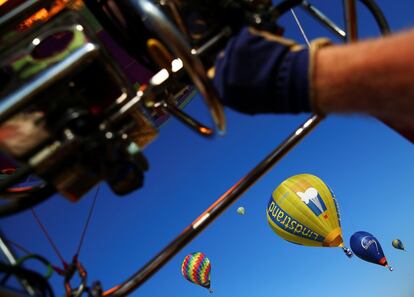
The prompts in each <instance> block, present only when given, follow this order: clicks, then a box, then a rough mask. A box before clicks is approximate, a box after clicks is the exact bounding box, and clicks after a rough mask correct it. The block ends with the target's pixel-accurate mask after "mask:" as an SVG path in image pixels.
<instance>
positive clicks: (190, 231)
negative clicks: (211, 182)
mask: <svg viewBox="0 0 414 297" xmlns="http://www.w3.org/2000/svg"><path fill="white" fill-rule="evenodd" d="M321 120H322V116H319V115H312V116H311V117H310V118H309V119H308V120H307V121H306V122H305V123H303V124H302V125H301V126H300V127H299V128H297V129H296V130H295V132H293V133H292V134H291V135H290V136H289V137H288V138H287V139H286V140H285V141H283V142H282V143H281V144H280V145H279V146H278V147H277V148H276V149H274V150H273V151H272V152H271V153H270V154H269V155H268V156H267V157H266V158H265V159H263V160H262V161H261V162H260V163H259V164H258V165H257V166H256V167H255V168H253V169H252V170H251V171H250V172H249V173H248V174H247V175H245V176H244V177H243V178H242V179H240V180H239V181H238V182H237V183H236V184H234V185H233V186H232V187H231V188H230V189H229V190H228V191H227V192H225V193H224V194H223V195H222V196H221V197H220V198H219V199H217V200H216V201H215V202H214V203H213V204H212V205H211V206H210V207H209V208H208V209H207V210H206V211H204V212H203V213H202V214H201V215H200V216H199V217H198V218H197V219H196V220H195V221H194V222H193V223H191V224H190V225H189V226H188V227H187V228H185V229H184V230H183V231H182V232H181V234H180V235H179V236H178V237H177V238H176V239H174V240H173V241H172V242H171V243H170V244H168V245H167V246H166V247H165V248H164V249H163V250H162V251H161V252H160V253H158V254H157V255H156V256H155V257H154V258H153V259H152V260H150V261H149V262H148V263H147V264H146V265H145V266H144V267H143V268H141V269H140V270H139V271H138V272H136V273H135V274H134V275H132V276H131V277H130V278H129V279H128V280H127V281H125V282H124V283H122V284H120V285H118V286H116V287H114V288H112V289H110V290H107V291H105V292H104V293H103V296H106V297H120V296H126V295H128V294H129V293H131V292H132V291H133V290H135V289H137V288H138V287H139V286H141V285H142V284H143V283H144V282H145V281H146V280H148V279H149V278H150V277H151V276H152V275H153V274H155V273H156V272H157V271H158V270H159V269H160V268H161V267H163V266H164V265H165V264H166V263H167V262H168V261H169V260H170V259H171V258H172V257H173V256H175V255H176V254H177V253H178V252H179V251H180V250H181V249H182V248H183V247H184V246H186V245H187V244H188V243H189V242H190V241H191V240H192V239H193V238H195V237H196V236H197V235H198V234H200V232H201V231H203V230H204V228H206V227H207V226H208V225H209V224H210V223H211V222H213V221H214V220H215V219H216V218H217V217H218V216H219V215H220V214H221V213H223V212H224V211H225V210H226V209H227V207H229V206H230V205H231V204H233V203H234V202H235V201H236V200H237V199H238V198H240V196H241V195H242V194H243V193H244V192H245V191H246V190H247V189H249V188H250V187H251V186H252V185H253V184H254V183H255V182H256V181H257V180H258V179H259V178H260V177H261V176H263V175H264V174H265V173H266V172H267V171H269V170H270V169H271V168H272V167H273V166H274V165H275V164H276V163H277V162H278V161H279V160H281V159H282V157H283V156H285V155H286V154H287V153H288V152H289V151H290V150H291V149H292V148H293V147H294V146H295V145H296V144H298V143H299V141H300V140H302V139H303V138H304V136H306V135H307V134H308V133H309V132H310V131H312V130H313V129H314V128H315V127H316V126H317V125H318V124H319V123H320V121H321Z"/></svg>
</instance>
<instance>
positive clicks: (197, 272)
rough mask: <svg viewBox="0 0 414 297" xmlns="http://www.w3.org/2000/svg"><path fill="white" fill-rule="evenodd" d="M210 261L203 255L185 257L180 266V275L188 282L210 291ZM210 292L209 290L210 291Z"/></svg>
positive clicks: (198, 253) (199, 253)
mask: <svg viewBox="0 0 414 297" xmlns="http://www.w3.org/2000/svg"><path fill="white" fill-rule="evenodd" d="M210 270H211V264H210V260H209V259H208V258H207V257H206V255H205V254H204V253H201V252H196V253H192V254H189V255H187V256H186V257H185V258H184V261H183V264H182V265H181V274H182V275H183V276H184V277H185V278H186V279H187V280H189V281H190V282H192V283H194V284H196V285H200V286H202V287H204V288H207V289H209V290H210ZM210 291H211V290H210Z"/></svg>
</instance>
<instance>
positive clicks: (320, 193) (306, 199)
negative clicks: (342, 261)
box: [267, 174, 352, 257]
mask: <svg viewBox="0 0 414 297" xmlns="http://www.w3.org/2000/svg"><path fill="white" fill-rule="evenodd" d="M267 221H268V223H269V225H270V227H271V228H272V230H273V231H274V232H275V233H276V234H277V235H279V236H280V237H282V238H283V239H285V240H287V241H290V242H293V243H296V244H300V245H306V246H317V247H341V248H342V249H343V251H344V252H345V254H346V255H347V256H348V257H351V256H352V252H351V250H350V249H348V248H346V247H345V245H344V241H343V236H342V230H341V224H340V216H339V210H338V204H337V202H336V199H335V195H334V194H333V192H332V191H331V190H330V188H329V187H328V186H327V185H326V184H325V183H324V182H323V181H322V180H321V179H320V178H318V177H317V176H315V175H312V174H298V175H295V176H292V177H290V178H288V179H286V180H285V181H283V182H282V183H281V184H280V185H279V186H278V187H277V188H276V189H275V190H274V191H273V193H272V196H271V197H270V200H269V204H268V206H267Z"/></svg>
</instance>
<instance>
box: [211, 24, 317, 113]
mask: <svg viewBox="0 0 414 297" xmlns="http://www.w3.org/2000/svg"><path fill="white" fill-rule="evenodd" d="M214 85H215V87H216V89H217V91H218V93H219V96H220V97H221V100H222V103H223V104H224V105H226V106H229V107H231V108H233V109H235V110H238V111H240V112H243V113H248V114H257V113H299V112H308V111H311V103H310V94H309V85H310V83H309V50H308V49H305V48H303V47H302V46H300V45H298V44H296V43H295V42H294V41H291V40H287V39H284V38H281V37H278V36H275V35H272V34H270V33H267V32H259V31H256V30H255V29H253V28H244V29H242V30H241V32H240V33H239V34H238V35H237V36H235V37H233V38H232V39H231V40H230V41H229V42H228V44H227V46H226V49H225V50H224V52H222V53H221V54H220V55H219V57H218V58H217V60H216V64H215V75H214Z"/></svg>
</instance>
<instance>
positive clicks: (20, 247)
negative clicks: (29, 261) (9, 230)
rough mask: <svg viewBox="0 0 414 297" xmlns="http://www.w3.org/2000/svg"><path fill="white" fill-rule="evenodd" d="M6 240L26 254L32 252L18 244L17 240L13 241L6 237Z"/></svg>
mask: <svg viewBox="0 0 414 297" xmlns="http://www.w3.org/2000/svg"><path fill="white" fill-rule="evenodd" d="M6 242H7V243H8V244H10V245H12V246H14V247H15V248H16V249H18V250H20V251H22V252H23V253H25V254H27V255H31V254H33V253H32V252H31V251H29V250H28V249H26V248H25V247H24V246H22V245H20V244H18V243H17V242H14V241H12V240H10V239H6Z"/></svg>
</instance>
